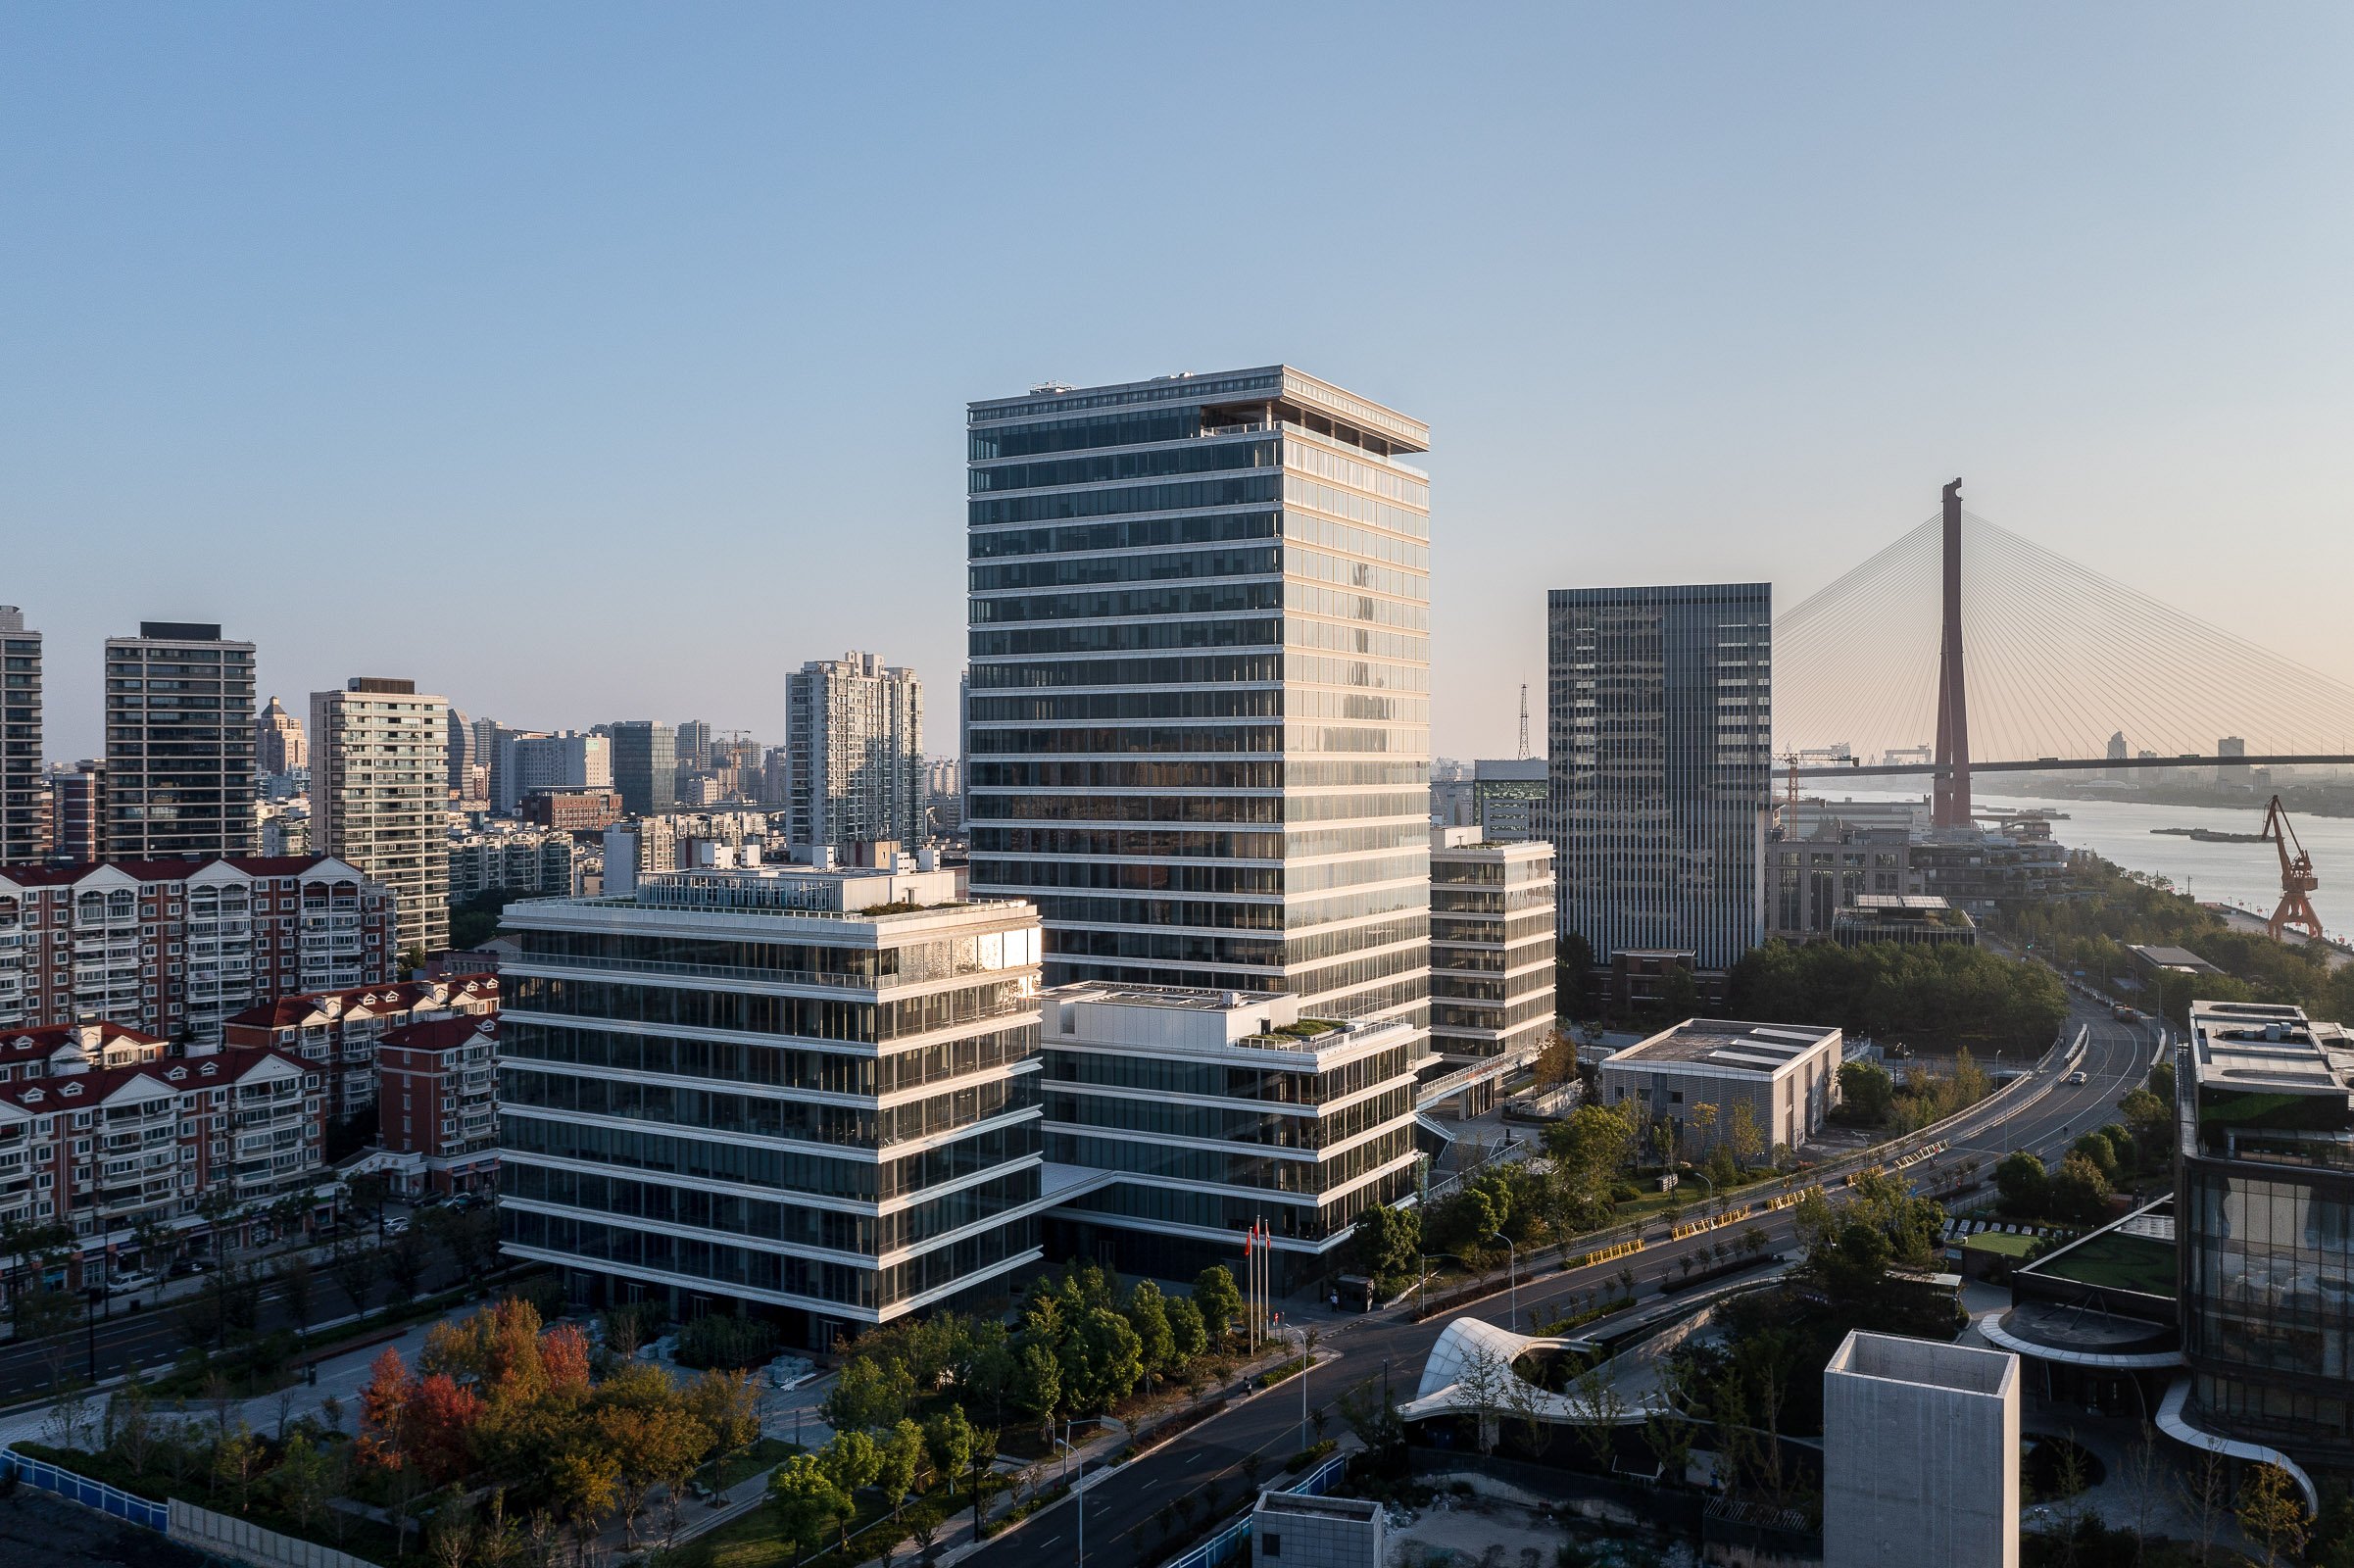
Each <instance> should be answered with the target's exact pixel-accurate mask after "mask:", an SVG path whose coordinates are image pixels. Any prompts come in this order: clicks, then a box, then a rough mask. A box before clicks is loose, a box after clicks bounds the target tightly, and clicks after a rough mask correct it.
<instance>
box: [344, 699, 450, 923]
mask: <svg viewBox="0 0 2354 1568" xmlns="http://www.w3.org/2000/svg"><path fill="white" fill-rule="evenodd" d="M311 731H312V734H313V736H314V738H315V739H316V741H317V744H318V752H317V761H316V765H315V766H314V767H313V768H312V780H311V820H312V834H313V840H314V842H315V843H316V844H317V845H318V847H319V849H321V850H323V851H325V852H326V853H327V854H329V855H332V856H334V857H335V858H338V859H341V860H343V861H345V862H347V863H349V864H351V865H356V866H358V867H359V868H360V869H361V870H362V871H363V872H365V873H366V874H367V875H368V876H369V877H371V878H372V879H374V880H375V881H378V882H381V883H382V884H384V886H385V887H387V888H389V889H390V890H391V891H392V896H393V899H394V901H395V902H396V904H397V905H398V907H399V909H400V926H401V940H402V941H403V942H404V943H407V944H408V945H409V946H410V947H412V948H416V949H420V950H422V951H423V952H425V953H428V954H432V953H439V952H441V951H442V950H443V949H445V948H447V947H448V946H449V945H450V849H449V845H450V836H449V799H450V792H449V777H450V764H449V756H448V752H447V748H448V746H449V737H450V705H449V701H448V699H446V698H441V697H434V696H430V695H427V694H424V693H421V692H419V691H418V690H417V682H415V681H413V680H401V679H394V678H390V677H386V676H376V675H356V676H354V677H353V678H352V679H351V680H350V681H349V682H348V683H346V685H345V687H344V689H343V690H341V691H329V692H313V693H312V694H311Z"/></svg>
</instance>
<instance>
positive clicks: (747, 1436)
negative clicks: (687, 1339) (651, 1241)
mask: <svg viewBox="0 0 2354 1568" xmlns="http://www.w3.org/2000/svg"><path fill="white" fill-rule="evenodd" d="M573 1332H574V1333H577V1332H578V1331H577V1330H574V1331H573ZM582 1381H583V1384H584V1386H585V1383H586V1379H585V1377H584V1378H583V1380H582ZM683 1397H684V1398H685V1401H686V1408H687V1411H688V1413H689V1414H691V1415H693V1416H694V1418H695V1419H696V1420H697V1421H699V1422H701V1423H702V1424H703V1427H704V1430H706V1431H707V1432H709V1433H711V1448H712V1451H713V1453H714V1454H715V1455H716V1456H717V1457H718V1459H719V1460H720V1461H721V1462H722V1463H724V1462H726V1461H727V1460H728V1459H729V1458H731V1457H733V1456H734V1455H736V1454H738V1453H741V1452H743V1451H744V1450H745V1449H747V1448H749V1447H751V1446H753V1445H754V1444H755V1443H758V1442H759V1441H760V1390H759V1389H757V1388H755V1387H754V1386H753V1382H752V1378H751V1376H750V1375H749V1374H748V1373H744V1372H737V1371H731V1370H728V1369H726V1368H722V1367H713V1368H711V1370H710V1371H708V1372H705V1373H704V1374H702V1375H701V1376H700V1377H698V1378H696V1379H695V1381H694V1382H692V1383H690V1384H688V1385H687V1386H686V1390H685V1393H684V1396H683Z"/></svg>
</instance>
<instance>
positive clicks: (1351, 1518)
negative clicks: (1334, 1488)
mask: <svg viewBox="0 0 2354 1568" xmlns="http://www.w3.org/2000/svg"><path fill="white" fill-rule="evenodd" d="M1382 1556H1383V1539H1382V1513H1381V1509H1380V1507H1379V1506H1378V1505H1371V1504H1366V1503H1363V1502H1359V1501H1357V1500H1356V1499H1355V1498H1334V1497H1302V1496H1296V1495H1291V1494H1288V1493H1281V1492H1265V1493H1261V1494H1260V1495H1259V1499H1258V1505H1257V1506H1256V1507H1255V1508H1253V1509H1252V1510H1251V1564H1252V1568H1382Z"/></svg>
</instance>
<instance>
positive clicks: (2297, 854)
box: [2264, 795, 2323, 942]
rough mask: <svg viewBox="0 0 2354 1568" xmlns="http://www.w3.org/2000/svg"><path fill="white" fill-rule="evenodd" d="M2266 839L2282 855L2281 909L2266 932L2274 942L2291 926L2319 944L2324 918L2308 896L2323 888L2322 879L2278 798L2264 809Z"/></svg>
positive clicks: (2274, 914)
mask: <svg viewBox="0 0 2354 1568" xmlns="http://www.w3.org/2000/svg"><path fill="white" fill-rule="evenodd" d="M2264 837H2265V838H2266V839H2268V840H2269V841H2271V843H2272V846H2273V848H2275V849H2277V850H2279V851H2280V907H2279V908H2277V909H2275V910H2274V911H2273V917H2272V918H2271V919H2270V920H2268V921H2266V922H2265V926H2264V929H2265V930H2266V932H2267V933H2269V934H2270V935H2271V937H2272V939H2273V940H2274V941H2275V942H2278V941H2280V933H2281V932H2283V931H2286V930H2287V929H2288V928H2289V927H2290V926H2295V927H2296V928H2297V929H2299V930H2301V931H2303V932H2304V933H2305V934H2306V935H2307V936H2309V937H2311V938H2312V939H2313V940H2314V941H2316V942H2319V941H2321V940H2323V938H2322V917H2321V916H2320V915H2318V914H2316V913H2314V912H2313V901H2312V900H2311V899H2309V898H2308V897H2307V896H2306V895H2308V894H2310V893H2312V892H2313V890H2314V889H2316V888H2318V887H2320V886H2321V885H2322V879H2321V878H2320V877H2317V876H2315V875H2314V874H2313V857H2312V856H2311V855H2308V854H2307V853H2306V852H2305V846H2304V845H2302V844H2299V843H2298V842H2297V830H2296V829H2295V828H2293V827H2290V826H2289V825H2288V810H2287V809H2286V808H2285V807H2283V806H2282V805H2281V804H2280V796H2278V795H2276V796H2274V797H2273V804H2272V805H2270V806H2268V807H2266V808H2265V809H2264ZM2291 852H2293V853H2291Z"/></svg>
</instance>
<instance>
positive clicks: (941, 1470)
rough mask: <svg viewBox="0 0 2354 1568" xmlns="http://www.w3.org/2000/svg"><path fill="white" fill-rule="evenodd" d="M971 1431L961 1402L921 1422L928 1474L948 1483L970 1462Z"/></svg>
mask: <svg viewBox="0 0 2354 1568" xmlns="http://www.w3.org/2000/svg"><path fill="white" fill-rule="evenodd" d="M974 1440H975V1433H974V1432H973V1427H972V1423H971V1422H970V1421H969V1420H967V1419H966V1418H965V1415H964V1407H963V1406H962V1405H957V1404H952V1405H950V1406H949V1407H948V1408H947V1409H946V1410H943V1411H942V1412H941V1413H940V1414H938V1415H936V1416H934V1417H932V1419H931V1420H929V1421H927V1422H925V1423H924V1429H923V1447H924V1453H925V1454H926V1455H927V1456H928V1457H929V1458H930V1459H931V1461H932V1473H933V1474H934V1475H937V1476H939V1477H940V1478H941V1479H942V1480H944V1481H947V1482H949V1483H950V1484H951V1485H952V1486H953V1485H954V1484H955V1483H956V1478H957V1477H958V1476H961V1475H962V1474H964V1470H965V1467H966V1466H967V1465H969V1464H971V1463H972V1455H973V1443H974Z"/></svg>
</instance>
